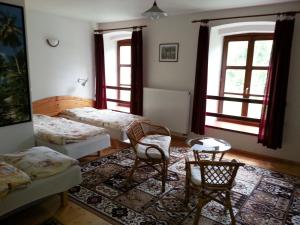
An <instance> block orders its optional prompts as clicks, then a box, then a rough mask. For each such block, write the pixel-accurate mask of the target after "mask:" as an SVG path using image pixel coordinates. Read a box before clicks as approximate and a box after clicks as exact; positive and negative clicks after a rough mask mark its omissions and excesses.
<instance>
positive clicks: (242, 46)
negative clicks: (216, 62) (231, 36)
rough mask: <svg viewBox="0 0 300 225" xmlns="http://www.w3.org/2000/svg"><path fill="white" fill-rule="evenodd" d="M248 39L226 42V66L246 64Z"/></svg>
mask: <svg viewBox="0 0 300 225" xmlns="http://www.w3.org/2000/svg"><path fill="white" fill-rule="evenodd" d="M247 50H248V41H230V42H229V43H228V53H227V66H246V61H247Z"/></svg>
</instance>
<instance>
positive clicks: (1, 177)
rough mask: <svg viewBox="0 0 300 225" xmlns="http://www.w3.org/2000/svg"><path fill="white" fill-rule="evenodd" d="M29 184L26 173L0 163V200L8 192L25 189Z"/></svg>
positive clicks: (29, 180)
mask: <svg viewBox="0 0 300 225" xmlns="http://www.w3.org/2000/svg"><path fill="white" fill-rule="evenodd" d="M30 182H31V179H30V177H29V176H28V175H27V174H26V173H24V172H23V171H21V170H19V169H18V168H16V167H14V166H12V165H10V164H8V163H6V162H0V199H1V198H3V197H5V196H6V195H7V194H8V192H9V191H12V190H14V189H18V188H23V187H26V186H27V184H29V183H30Z"/></svg>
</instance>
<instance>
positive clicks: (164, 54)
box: [159, 43, 179, 62]
mask: <svg viewBox="0 0 300 225" xmlns="http://www.w3.org/2000/svg"><path fill="white" fill-rule="evenodd" d="M178 50H179V43H162V44H160V45H159V61H160V62H178Z"/></svg>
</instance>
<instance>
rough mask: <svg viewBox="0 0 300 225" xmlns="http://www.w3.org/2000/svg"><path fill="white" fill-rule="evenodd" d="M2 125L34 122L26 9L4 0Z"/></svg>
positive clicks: (0, 16)
mask: <svg viewBox="0 0 300 225" xmlns="http://www.w3.org/2000/svg"><path fill="white" fill-rule="evenodd" d="M0 27H7V28H9V29H5V30H4V31H3V32H1V33H0V67H1V70H0V96H1V97H0V105H1V107H0V127H3V126H8V125H13V124H19V123H25V122H29V121H31V119H32V118H31V102H30V91H29V79H28V63H27V49H26V37H25V22H24V9H23V7H22V6H16V5H11V4H7V3H0Z"/></svg>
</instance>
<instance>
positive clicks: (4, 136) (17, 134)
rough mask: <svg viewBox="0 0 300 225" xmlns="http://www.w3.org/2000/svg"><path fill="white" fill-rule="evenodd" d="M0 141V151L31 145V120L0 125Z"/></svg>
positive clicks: (17, 2)
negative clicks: (10, 124)
mask: <svg viewBox="0 0 300 225" xmlns="http://www.w3.org/2000/svg"><path fill="white" fill-rule="evenodd" d="M1 2H5V3H9V4H14V5H20V6H24V0H21V1H20V0H1ZM29 74H30V71H29ZM0 107H1V106H0ZM0 143H1V147H0V153H6V152H14V151H17V150H21V149H24V148H28V147H30V146H33V143H34V138H33V126H32V122H27V123H22V124H16V125H12V126H5V127H0Z"/></svg>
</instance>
